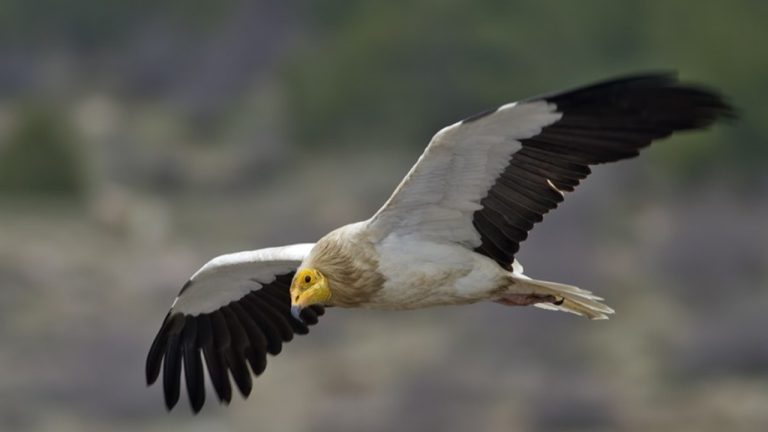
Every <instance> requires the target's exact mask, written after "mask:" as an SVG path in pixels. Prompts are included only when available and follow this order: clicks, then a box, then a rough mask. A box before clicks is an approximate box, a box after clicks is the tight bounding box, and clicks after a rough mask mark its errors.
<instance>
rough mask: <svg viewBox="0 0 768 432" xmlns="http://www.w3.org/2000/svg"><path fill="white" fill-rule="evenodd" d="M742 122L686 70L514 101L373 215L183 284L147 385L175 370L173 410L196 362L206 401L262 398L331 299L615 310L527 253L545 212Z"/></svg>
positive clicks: (423, 166)
mask: <svg viewBox="0 0 768 432" xmlns="http://www.w3.org/2000/svg"><path fill="white" fill-rule="evenodd" d="M731 115H732V110H731V108H730V107H729V106H728V104H727V103H726V102H725V101H724V100H723V99H722V98H721V97H720V96H719V95H718V94H717V93H716V92H713V91H711V90H708V89H705V88H703V87H699V86H693V85H686V84H681V83H679V82H678V81H677V79H676V78H675V77H674V76H673V75H669V74H650V75H641V76H632V77H623V78H619V79H614V80H611V81H606V82H602V83H598V84H594V85H590V86H587V87H583V88H579V89H576V90H572V91H568V92H563V93H559V94H555V95H552V96H545V97H539V98H534V99H531V100H526V101H521V102H514V103H510V104H507V105H503V106H501V107H500V108H498V109H495V110H492V111H487V112H483V113H480V114H478V115H475V116H472V117H470V118H467V119H465V120H463V121H461V122H459V123H455V124H453V125H451V126H448V127H446V128H444V129H442V130H440V131H439V132H438V133H437V134H436V135H435V136H434V137H433V138H432V140H431V141H430V143H429V145H428V146H427V148H426V150H425V151H424V153H423V154H422V155H421V157H420V158H419V160H418V161H417V162H416V164H415V165H414V166H413V168H411V171H410V172H409V173H408V175H407V176H406V177H405V179H403V181H402V182H401V183H400V185H399V186H398V187H397V189H396V190H395V192H394V193H393V194H392V196H391V197H390V198H389V199H388V200H387V201H386V203H385V204H384V206H383V207H382V208H381V209H379V211H377V212H376V214H374V215H373V216H372V217H371V218H370V219H368V220H366V221H362V222H357V223H353V224H349V225H345V226H343V227H341V228H338V229H336V230H334V231H332V232H331V233H329V234H327V235H326V236H325V237H323V238H321V239H320V240H318V242H317V243H315V244H309V243H308V244H298V245H292V246H285V247H277V248H269V249H261V250H256V251H248V252H238V253H233V254H228V255H222V256H220V257H217V258H214V259H213V260H211V261H210V262H208V263H207V264H205V265H204V266H203V267H202V268H201V269H200V270H198V271H197V272H196V273H195V274H194V275H192V277H191V278H190V279H189V281H188V282H187V283H186V284H185V285H184V287H183V288H182V290H181V292H180V293H179V295H178V297H177V298H176V300H175V301H174V303H173V305H172V306H171V310H170V311H169V312H168V315H167V316H166V318H165V320H164V322H163V324H162V326H161V328H160V331H159V332H158V334H157V336H156V338H155V340H154V342H153V343H152V346H151V348H150V350H149V354H148V356H147V363H146V378H147V383H149V384H152V383H154V382H155V381H156V380H157V379H158V377H159V375H160V373H161V372H162V374H163V390H164V394H165V402H166V406H167V407H168V409H170V408H172V407H173V406H174V405H175V404H176V403H177V402H178V399H179V393H180V385H181V375H182V369H183V371H184V378H185V381H186V387H187V392H188V394H189V400H190V404H191V406H192V409H193V410H194V411H195V412H197V411H199V410H200V409H201V408H202V406H203V404H204V402H205V384H204V377H203V370H204V367H203V361H204V362H205V365H206V366H207V369H208V375H209V377H210V379H211V383H212V384H213V388H214V390H215V392H216V396H217V397H218V399H219V400H220V401H221V402H224V403H227V402H229V401H230V400H231V397H232V386H231V382H230V375H231V376H232V378H233V381H234V383H235V385H236V386H237V388H238V390H239V391H240V393H241V394H242V395H243V396H244V397H247V396H248V395H249V393H250V391H251V385H252V383H251V374H254V375H259V374H261V373H262V372H263V371H264V368H265V367H266V363H267V354H272V355H276V354H278V353H279V352H280V350H281V349H282V344H283V342H288V341H290V340H291V339H292V338H293V335H294V334H306V333H307V332H308V331H309V329H308V326H310V325H314V324H316V323H317V322H318V317H319V316H320V315H322V314H323V313H324V306H339V307H357V308H376V309H416V308H422V307H427V306H436V305H459V304H468V303H475V302H479V301H494V302H497V303H501V304H504V305H510V306H527V305H535V306H538V307H542V308H545V309H554V310H561V311H565V312H571V313H575V314H577V315H582V316H585V317H588V318H590V319H605V318H607V316H608V315H609V314H611V313H613V310H612V309H611V308H609V307H608V306H606V305H605V304H603V303H601V300H602V299H601V298H600V297H597V296H595V295H593V294H592V293H590V292H589V291H585V290H582V289H580V288H577V287H574V286H570V285H564V284H559V283H555V282H546V281H539V280H533V279H531V278H529V277H527V276H525V275H524V274H523V268H522V266H521V265H520V264H519V263H518V262H517V261H516V260H515V253H516V252H517V251H518V249H519V248H520V243H521V242H522V241H523V240H525V239H526V237H527V236H528V231H529V230H530V229H531V228H532V227H533V225H534V224H535V223H537V222H540V221H541V220H542V218H543V215H544V214H545V213H547V212H548V211H550V210H552V209H553V208H555V207H556V206H557V204H558V203H559V202H560V201H562V200H563V197H564V193H565V192H568V191H572V190H573V189H574V188H575V187H576V186H577V185H578V184H579V182H580V181H581V180H582V179H583V178H585V177H586V176H587V175H588V174H589V173H590V166H591V165H595V164H600V163H605V162H613V161H617V160H620V159H626V158H631V157H633V156H636V155H637V154H638V152H639V151H640V149H641V148H643V147H646V146H648V145H649V144H650V143H651V142H652V141H654V140H657V139H660V138H664V137H667V136H669V135H671V134H672V133H674V132H676V131H682V130H691V129H701V128H705V127H707V126H709V125H711V124H712V123H714V122H715V121H716V120H718V119H719V118H722V117H728V116H731Z"/></svg>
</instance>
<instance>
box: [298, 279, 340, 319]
mask: <svg viewBox="0 0 768 432" xmlns="http://www.w3.org/2000/svg"><path fill="white" fill-rule="evenodd" d="M329 300H331V289H330V288H329V287H328V279H326V278H325V276H324V275H323V274H322V273H320V271H318V270H315V269H312V268H305V269H301V270H299V271H298V272H296V276H294V277H293V282H291V314H292V315H293V317H294V318H296V319H297V320H299V321H301V318H300V314H301V310H302V309H304V308H305V307H307V306H311V305H313V304H325V303H328V301H329Z"/></svg>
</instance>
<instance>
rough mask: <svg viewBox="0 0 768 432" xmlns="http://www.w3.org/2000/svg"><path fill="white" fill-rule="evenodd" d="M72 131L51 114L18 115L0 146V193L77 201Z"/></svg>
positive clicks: (35, 110) (78, 170) (79, 174)
mask: <svg viewBox="0 0 768 432" xmlns="http://www.w3.org/2000/svg"><path fill="white" fill-rule="evenodd" d="M75 143H76V140H75V138H74V135H73V131H72V129H71V128H70V127H69V125H67V124H66V122H65V121H64V120H62V119H61V118H60V117H58V116H57V115H56V114H55V112H54V111H50V110H46V109H44V108H39V107H31V108H28V109H25V110H23V111H21V112H20V113H19V119H18V123H17V124H16V125H15V127H14V128H13V130H12V131H11V134H10V138H9V139H8V141H7V142H6V143H4V145H3V146H2V147H0V192H2V193H5V194H13V195H44V196H52V197H64V198H77V197H80V196H82V194H83V188H84V184H83V171H82V162H81V160H80V158H79V156H80V155H79V154H78V151H77V148H76V147H75V146H76V144H75Z"/></svg>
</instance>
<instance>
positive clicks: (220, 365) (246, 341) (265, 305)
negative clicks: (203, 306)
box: [145, 273, 325, 413]
mask: <svg viewBox="0 0 768 432" xmlns="http://www.w3.org/2000/svg"><path fill="white" fill-rule="evenodd" d="M292 276H293V273H290V274H286V275H279V276H277V278H276V280H275V281H274V282H273V283H271V284H267V285H265V286H263V287H262V289H261V290H258V291H254V292H252V293H250V294H248V295H246V296H245V297H243V298H242V299H240V300H238V301H235V302H232V303H230V304H228V305H226V306H223V307H221V308H219V309H217V310H215V311H213V312H208V313H202V314H198V315H195V316H190V315H184V314H181V313H178V312H176V313H170V312H169V313H168V315H166V317H165V319H164V320H163V324H162V325H161V326H160V330H159V331H158V333H157V336H156V337H155V339H154V340H153V342H152V345H151V346H150V349H149V352H148V353H147V359H146V365H145V369H146V370H145V375H146V380H147V384H152V383H154V382H155V381H156V380H157V379H158V377H159V375H160V373H161V372H162V373H163V393H164V400H165V406H166V408H167V409H168V410H171V409H172V408H174V407H175V406H176V405H177V403H178V401H179V398H180V393H181V390H180V388H181V374H182V369H183V371H184V372H183V373H184V379H185V383H186V387H187V394H188V396H189V402H190V406H191V408H192V411H193V412H194V413H198V412H199V411H200V410H201V409H202V407H203V406H204V405H205V377H204V374H205V371H204V369H206V367H207V369H208V375H209V377H210V379H211V383H212V384H213V388H214V391H215V393H216V396H217V397H218V400H219V401H220V402H221V403H222V404H228V403H229V402H230V401H231V400H232V385H231V382H230V375H231V377H232V379H233V380H234V382H235V385H236V386H237V389H238V390H239V392H240V393H241V394H242V396H243V397H244V398H247V397H248V395H249V394H250V393H251V390H252V387H253V380H252V376H251V373H253V375H256V376H258V375H260V374H261V373H262V372H264V370H265V368H266V366H267V356H266V354H267V353H270V354H273V355H276V354H278V353H279V352H280V350H281V349H282V344H283V342H287V341H290V340H291V339H292V338H293V334H294V333H297V334H305V333H307V332H308V331H309V329H308V327H307V324H305V323H302V322H299V321H296V320H294V319H293V317H292V316H291V315H290V296H289V294H288V288H289V283H290V281H291V278H292ZM189 284H190V283H189V282H188V283H187V284H185V287H188V286H189ZM324 312H325V309H324V308H323V307H322V306H320V305H314V306H310V307H308V308H306V309H305V315H304V317H305V319H306V320H307V323H308V324H315V323H317V321H318V317H319V316H320V315H323V313H324ZM201 352H202V357H201ZM203 363H205V365H204V364H203ZM249 366H250V369H249Z"/></svg>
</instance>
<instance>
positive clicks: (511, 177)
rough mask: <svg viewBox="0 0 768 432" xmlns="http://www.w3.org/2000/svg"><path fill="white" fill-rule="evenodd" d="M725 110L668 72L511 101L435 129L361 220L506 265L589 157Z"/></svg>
mask: <svg viewBox="0 0 768 432" xmlns="http://www.w3.org/2000/svg"><path fill="white" fill-rule="evenodd" d="M731 115H732V111H731V108H730V107H729V106H728V104H727V103H726V102H725V101H724V100H723V99H722V98H721V97H720V96H719V95H718V94H717V93H715V92H713V91H710V90H707V89H705V88H702V87H698V86H692V85H684V84H680V83H679V82H678V81H677V79H676V78H675V76H674V75H668V74H652V75H643V76H632V77H624V78H619V79H615V80H611V81H606V82H602V83H598V84H595V85H591V86H587V87H583V88H579V89H576V90H572V91H568V92H564V93H560V94H555V95H552V96H546V97H540V98H535V99H531V100H527V101H522V102H515V103H510V104H507V105H504V106H502V107H500V108H498V109H496V110H492V111H487V112H484V113H480V114H478V115H475V116H472V117H470V118H468V119H465V120H463V121H461V122H459V123H456V124H453V125H451V126H448V127H446V128H444V129H442V130H441V131H439V132H438V133H437V134H436V135H435V136H434V137H433V138H432V141H431V142H430V143H429V145H428V146H427V148H426V150H425V151H424V153H423V154H422V155H421V157H420V158H419V160H418V162H416V165H414V166H413V168H411V171H410V172H409V173H408V175H407V176H406V177H405V179H404V180H403V181H402V183H400V185H399V186H398V187H397V189H396V190H395V192H394V193H393V194H392V196H391V197H390V198H389V200H388V201H387V202H386V203H385V204H384V206H383V207H382V208H381V209H380V210H379V211H378V212H377V213H376V214H375V215H374V216H373V217H372V218H371V219H370V220H369V222H368V224H369V225H368V226H369V229H370V230H371V232H373V233H377V234H378V235H379V236H380V237H382V238H383V237H385V236H388V235H397V236H412V235H413V236H419V238H425V239H431V240H435V241H450V242H454V243H458V244H462V245H464V246H466V247H467V248H471V249H474V250H475V251H477V252H478V253H481V254H483V255H486V256H488V257H490V258H492V259H493V260H495V261H496V262H497V263H499V265H501V266H503V267H505V268H507V269H511V265H512V262H513V261H514V255H515V253H516V252H517V251H518V249H519V247H520V242H522V241H523V240H525V238H526V237H527V236H528V231H529V230H530V229H531V228H532V227H533V225H534V224H535V223H536V222H539V221H541V220H542V218H543V215H544V214H545V213H547V212H548V211H549V210H551V209H553V208H555V207H556V206H557V204H558V203H559V202H561V201H562V200H563V196H564V195H563V193H564V192H566V191H572V190H573V189H574V188H575V187H576V186H577V185H578V184H579V181H581V180H582V179H583V178H585V177H586V176H587V175H588V174H589V173H590V166H591V165H594V164H599V163H605V162H613V161H617V160H620V159H626V158H631V157H634V156H636V155H637V154H638V152H639V150H640V149H641V148H643V147H645V146H647V145H649V144H650V143H651V142H652V141H653V140H656V139H659V138H664V137H667V136H669V135H671V134H672V133H673V132H676V131H681V130H690V129H700V128H705V127H707V126H709V125H711V124H712V123H714V122H715V121H716V120H717V119H718V118H721V117H724V116H731Z"/></svg>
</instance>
